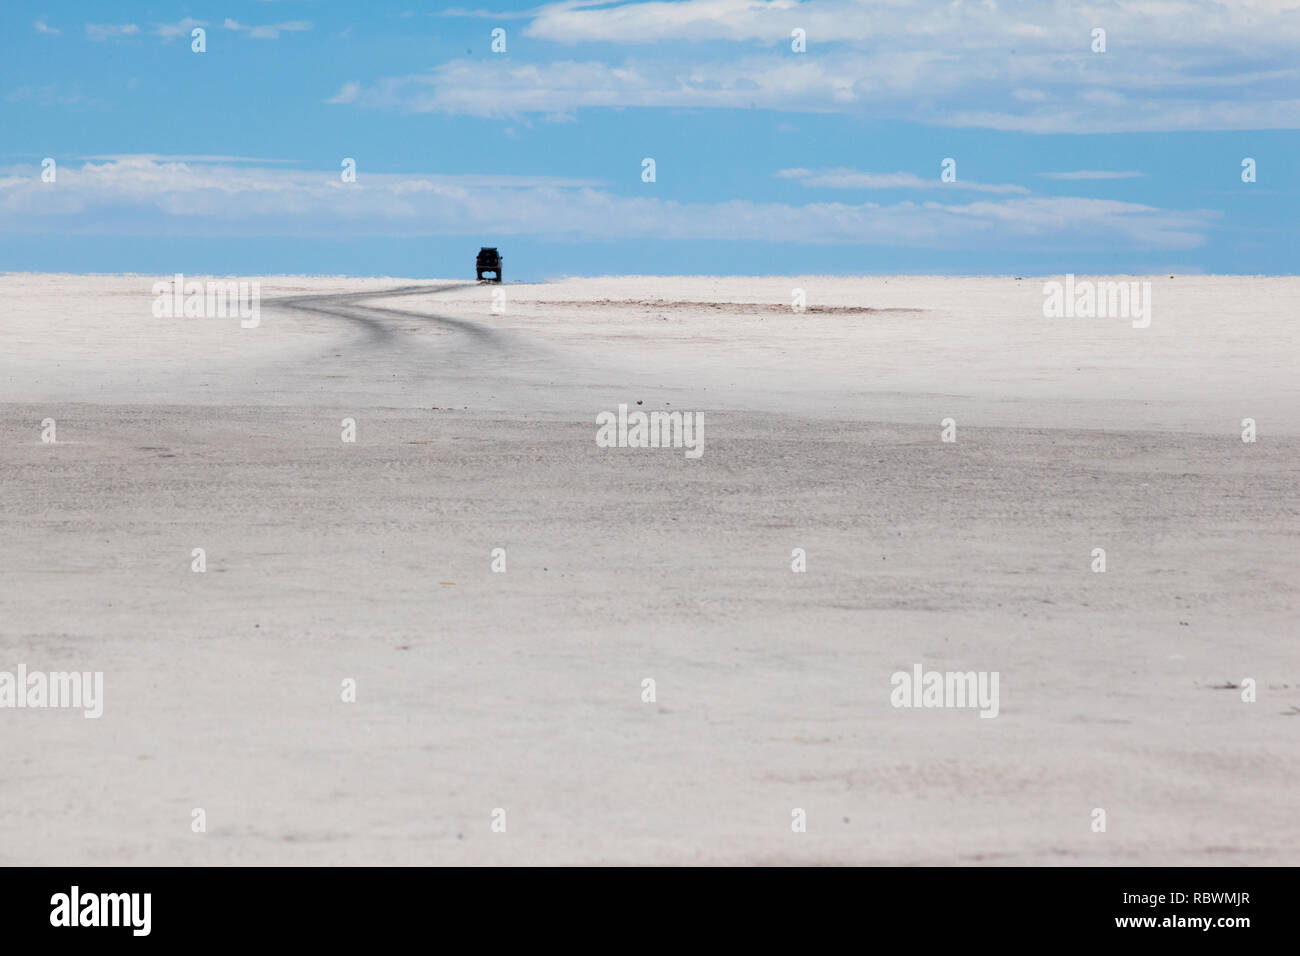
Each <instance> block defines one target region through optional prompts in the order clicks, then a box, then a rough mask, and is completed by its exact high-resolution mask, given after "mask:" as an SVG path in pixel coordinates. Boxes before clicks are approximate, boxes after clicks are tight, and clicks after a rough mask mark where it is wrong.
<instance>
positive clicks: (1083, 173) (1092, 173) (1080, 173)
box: [1038, 169, 1146, 179]
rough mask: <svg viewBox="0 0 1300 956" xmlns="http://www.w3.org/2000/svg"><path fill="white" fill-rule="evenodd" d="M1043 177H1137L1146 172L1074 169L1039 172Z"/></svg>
mask: <svg viewBox="0 0 1300 956" xmlns="http://www.w3.org/2000/svg"><path fill="white" fill-rule="evenodd" d="M1038 175H1040V176H1042V177H1043V178H1044V179H1139V178H1141V177H1143V176H1145V175H1146V173H1139V172H1135V171H1133V170H1124V171H1114V170H1106V169H1074V170H1070V171H1068V172H1063V173H1039V174H1038Z"/></svg>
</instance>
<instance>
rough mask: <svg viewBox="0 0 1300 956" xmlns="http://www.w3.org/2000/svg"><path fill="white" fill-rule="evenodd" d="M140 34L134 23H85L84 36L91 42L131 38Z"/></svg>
mask: <svg viewBox="0 0 1300 956" xmlns="http://www.w3.org/2000/svg"><path fill="white" fill-rule="evenodd" d="M139 32H140V28H139V27H138V26H136V25H135V24H134V23H87V24H86V36H87V37H89V38H90V39H92V40H97V41H102V40H116V39H118V38H120V37H133V36H135V35H136V34H137V33H139Z"/></svg>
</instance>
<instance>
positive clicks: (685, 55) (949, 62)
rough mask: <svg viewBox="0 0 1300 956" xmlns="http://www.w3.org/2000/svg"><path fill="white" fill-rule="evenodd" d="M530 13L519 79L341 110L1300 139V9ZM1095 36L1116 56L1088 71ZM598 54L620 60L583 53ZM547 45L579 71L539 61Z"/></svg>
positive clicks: (780, 2) (441, 86) (467, 67)
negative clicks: (791, 116) (685, 114)
mask: <svg viewBox="0 0 1300 956" xmlns="http://www.w3.org/2000/svg"><path fill="white" fill-rule="evenodd" d="M452 12H453V11H448V13H452ZM455 13H456V15H460V16H479V15H480V14H485V15H486V14H487V12H486V11H465V10H460V11H455ZM529 13H530V15H531V19H530V20H529V22H528V23H527V24H526V25H525V26H524V27H523V31H522V32H523V33H524V35H526V36H527V37H529V38H531V39H533V40H538V41H546V43H545V44H539V45H537V46H536V50H535V55H533V56H530V57H529V62H528V63H522V62H520V61H518V60H501V59H498V58H493V57H488V58H486V59H479V60H469V59H462V60H452V61H449V62H445V63H442V64H440V65H438V66H436V67H435V68H434V69H433V70H431V71H430V72H428V73H421V74H415V75H407V76H397V77H387V78H381V79H377V80H374V81H370V82H366V83H363V84H362V86H361V88H360V89H359V90H358V91H357V92H356V95H354V96H352V97H351V98H350V99H349V100H347V102H352V103H356V104H357V105H359V106H361V107H375V108H394V109H402V110H406V111H411V112H439V113H449V114H467V115H476V116H506V115H512V114H521V113H548V114H569V113H572V112H573V111H575V110H579V109H587V108H594V107H665V108H687V109H701V108H736V109H745V108H761V109H771V110H782V111H791V112H820V113H826V112H838V113H848V114H856V115H862V116H871V117H873V118H884V119H890V118H894V119H906V120H918V121H920V122H924V123H929V124H934V125H946V126H986V127H990V128H994V129H1007V130H1022V131H1028V132H1124V131H1136V130H1177V129H1260V128H1298V127H1300V99H1298V98H1297V95H1296V89H1297V88H1300V67H1297V65H1296V60H1295V51H1296V49H1297V48H1300V0H1257V2H1252V3H1236V4H1229V3H1219V2H1216V0H1172V2H1144V3H1130V4H1115V3H1108V4H1106V5H1105V6H1102V7H1098V6H1097V5H1096V3H1094V2H1093V0H1056V2H1053V3H1050V4H1048V3H1043V4H1017V5H1015V6H1014V8H1012V7H1011V6H1009V5H1007V4H1002V5H999V4H997V3H995V2H987V3H966V2H952V0H915V2H902V0H880V2H875V3H872V4H870V5H868V4H866V3H864V2H861V0H806V2H796V0H680V2H671V3H664V2H647V3H614V4H608V3H602V4H594V3H589V2H563V3H554V4H548V5H546V6H543V7H540V8H538V9H537V10H534V11H529ZM1103 21H1104V24H1105V27H1106V29H1107V30H1108V41H1109V52H1107V53H1104V54H1095V53H1093V52H1092V51H1091V28H1092V26H1093V24H1094V23H1098V22H1103ZM794 27H800V28H802V29H805V30H806V31H807V36H808V52H807V53H806V54H797V53H794V52H792V51H791V49H790V31H791V30H792V29H793V28H794ZM593 43H599V44H601V45H602V46H605V47H608V46H609V45H613V46H615V47H619V46H625V47H628V48H630V49H629V51H628V52H627V53H626V54H624V53H617V54H616V55H615V56H614V57H613V58H609V59H605V58H594V56H593V55H592V54H588V53H587V51H586V50H584V51H583V52H582V53H581V54H579V53H578V52H577V48H578V47H580V46H581V45H582V44H593ZM547 44H560V45H563V46H565V47H568V48H571V49H573V50H574V53H571V54H566V58H565V59H562V60H556V61H550V62H547V61H545V60H541V59H538V58H537V57H538V56H545V55H546V50H547Z"/></svg>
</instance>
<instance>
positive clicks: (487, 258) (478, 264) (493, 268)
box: [474, 246, 502, 282]
mask: <svg viewBox="0 0 1300 956" xmlns="http://www.w3.org/2000/svg"><path fill="white" fill-rule="evenodd" d="M501 261H502V260H501V253H499V252H497V251H496V249H489V248H488V247H487V246H483V247H482V248H481V249H479V251H478V258H477V259H475V260H474V271H475V272H476V273H478V281H479V282H482V281H483V273H485V272H492V273H495V276H494V277H493V278H491V279H489V280H488V281H489V282H500V281H501Z"/></svg>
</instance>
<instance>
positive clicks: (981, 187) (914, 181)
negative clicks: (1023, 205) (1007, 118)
mask: <svg viewBox="0 0 1300 956" xmlns="http://www.w3.org/2000/svg"><path fill="white" fill-rule="evenodd" d="M776 175H777V176H778V177H780V178H781V179H796V180H798V181H799V182H800V183H801V184H802V185H804V186H815V187H820V188H822V189H944V190H956V189H965V190H970V191H971V192H980V193H1001V194H1011V193H1020V194H1024V193H1028V192H1029V190H1028V189H1026V188H1025V187H1024V186H1016V185H1011V184H1007V185H999V184H990V183H977V182H971V181H970V180H964V179H957V180H956V181H955V182H951V183H945V182H942V181H941V180H940V179H939V173H938V167H936V172H935V174H934V176H933V177H932V178H930V179H924V178H922V177H920V176H917V175H916V174H915V173H864V172H860V171H858V170H856V169H843V168H833V169H783V170H781V171H780V172H778V173H777V174H776Z"/></svg>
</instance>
